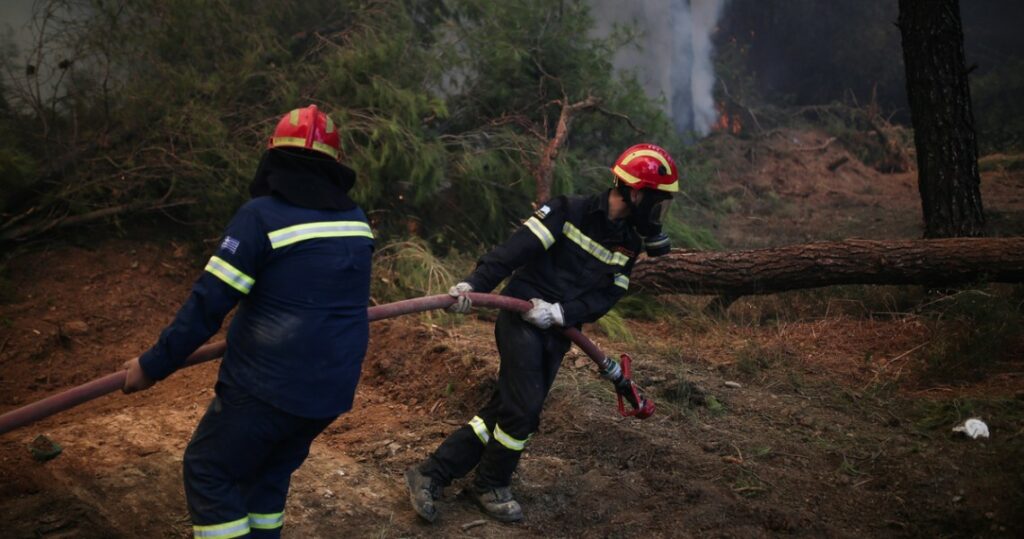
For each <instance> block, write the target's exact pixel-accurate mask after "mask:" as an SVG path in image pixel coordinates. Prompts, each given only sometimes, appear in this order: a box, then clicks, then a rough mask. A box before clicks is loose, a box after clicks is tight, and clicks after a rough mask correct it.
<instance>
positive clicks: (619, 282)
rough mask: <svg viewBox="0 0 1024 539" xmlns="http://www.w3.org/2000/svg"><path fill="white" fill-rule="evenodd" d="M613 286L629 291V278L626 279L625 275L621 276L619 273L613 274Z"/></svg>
mask: <svg viewBox="0 0 1024 539" xmlns="http://www.w3.org/2000/svg"><path fill="white" fill-rule="evenodd" d="M615 286H617V287H619V288H621V289H623V290H629V277H626V276H625V275H623V274H621V273H616V274H615Z"/></svg>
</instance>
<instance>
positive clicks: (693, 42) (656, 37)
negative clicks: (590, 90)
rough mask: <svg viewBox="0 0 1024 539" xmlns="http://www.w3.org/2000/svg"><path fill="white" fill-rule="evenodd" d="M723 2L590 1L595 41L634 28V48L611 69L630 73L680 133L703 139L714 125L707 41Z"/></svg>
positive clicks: (712, 74)
mask: <svg viewBox="0 0 1024 539" xmlns="http://www.w3.org/2000/svg"><path fill="white" fill-rule="evenodd" d="M726 1H727V0H642V1H639V2H623V1H622V0H590V3H591V6H592V8H593V14H594V18H595V20H596V23H597V24H596V29H595V30H596V32H597V33H598V35H604V36H606V35H608V34H609V33H610V32H611V31H612V30H613V28H614V26H615V25H616V24H622V23H628V24H632V25H633V26H635V28H636V29H637V31H638V32H639V34H640V35H639V36H638V39H637V47H635V48H631V47H627V48H626V49H624V50H621V51H619V52H618V53H617V54H616V56H615V58H614V60H613V62H614V65H615V68H616V69H618V70H621V71H631V72H634V73H635V74H636V76H637V78H638V80H639V81H640V82H641V84H643V86H644V89H645V90H646V92H647V94H648V95H649V96H651V97H654V98H661V99H662V100H663V103H664V106H665V111H666V112H667V113H668V114H669V116H670V117H671V118H672V123H673V124H674V125H675V128H676V131H678V132H680V133H687V132H691V131H692V132H696V133H697V134H699V135H706V134H707V133H708V132H709V131H710V130H711V126H712V125H713V124H714V123H715V121H716V120H717V117H718V111H716V110H715V101H714V98H713V96H712V90H713V89H714V85H715V71H714V66H713V64H712V62H711V54H712V52H713V49H712V45H711V36H712V34H713V33H714V31H715V27H716V25H717V24H718V20H719V17H720V16H721V15H722V9H723V7H724V6H725V2H726Z"/></svg>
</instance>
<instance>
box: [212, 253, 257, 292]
mask: <svg viewBox="0 0 1024 539" xmlns="http://www.w3.org/2000/svg"><path fill="white" fill-rule="evenodd" d="M205 269H206V271H208V272H210V273H212V274H213V276H214V277H216V278H218V279H220V280H222V281H224V282H225V283H227V284H228V286H230V287H231V288H234V289H235V290H238V291H239V292H241V293H243V294H248V293H249V291H250V290H252V285H254V284H256V281H255V280H253V278H252V277H249V276H248V275H246V274H245V273H243V272H241V271H238V268H236V267H234V266H232V265H231V264H228V263H227V261H225V260H224V259H222V258H220V257H219V256H211V257H210V261H209V262H207V263H206V268H205Z"/></svg>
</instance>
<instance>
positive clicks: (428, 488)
mask: <svg viewBox="0 0 1024 539" xmlns="http://www.w3.org/2000/svg"><path fill="white" fill-rule="evenodd" d="M405 485H406V486H407V487H409V501H411V502H412V508H413V509H414V510H415V511H416V514H418V515H419V516H421V517H423V519H424V520H426V521H427V522H431V523H433V522H434V521H435V520H437V517H438V515H439V514H440V513H439V512H438V510H437V506H436V505H434V500H436V499H438V498H440V497H441V491H442V490H443V489H444V487H442V486H441V484H440V483H438V482H437V480H435V479H433V478H431V477H427V476H425V475H423V474H422V473H420V469H419V468H418V467H416V466H413V467H412V468H409V469H408V470H406V471H405Z"/></svg>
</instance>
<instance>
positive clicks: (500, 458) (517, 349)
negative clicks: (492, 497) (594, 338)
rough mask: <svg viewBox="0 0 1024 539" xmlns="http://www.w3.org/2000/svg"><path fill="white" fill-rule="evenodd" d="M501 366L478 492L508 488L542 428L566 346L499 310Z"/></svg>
mask: <svg viewBox="0 0 1024 539" xmlns="http://www.w3.org/2000/svg"><path fill="white" fill-rule="evenodd" d="M494 333H495V337H496V340H497V343H498V352H499V354H500V355H501V367H500V368H499V370H498V384H497V389H496V391H495V399H494V407H493V408H489V411H490V410H493V412H492V414H493V415H490V416H486V415H485V416H484V417H494V418H495V425H494V428H493V430H492V434H491V442H490V443H488V444H487V447H486V448H485V449H484V453H483V455H481V457H480V464H479V465H478V466H477V469H476V478H475V479H474V483H475V484H476V486H477V487H481V488H495V487H504V486H508V485H509V483H510V482H511V480H512V474H513V472H515V470H516V467H517V466H518V464H519V459H520V458H521V457H522V453H523V448H524V447H525V443H526V440H527V439H528V438H529V436H530V434H531V433H533V432H535V431H536V430H537V427H538V426H539V425H540V413H541V410H542V408H543V405H544V400H545V398H546V397H547V394H548V390H549V389H550V388H551V384H552V382H554V379H555V375H556V374H557V373H558V367H559V365H560V364H561V361H562V356H563V355H565V352H566V351H568V349H569V345H570V343H569V341H568V340H567V339H565V338H564V337H561V336H560V334H558V333H555V332H549V331H542V330H539V329H537V328H536V327H534V326H532V325H530V324H528V323H526V322H524V321H523V320H522V319H521V318H520V317H519V315H518V314H515V313H509V312H507V311H502V312H501V313H500V314H498V321H497V323H496V325H495V332H494Z"/></svg>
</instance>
